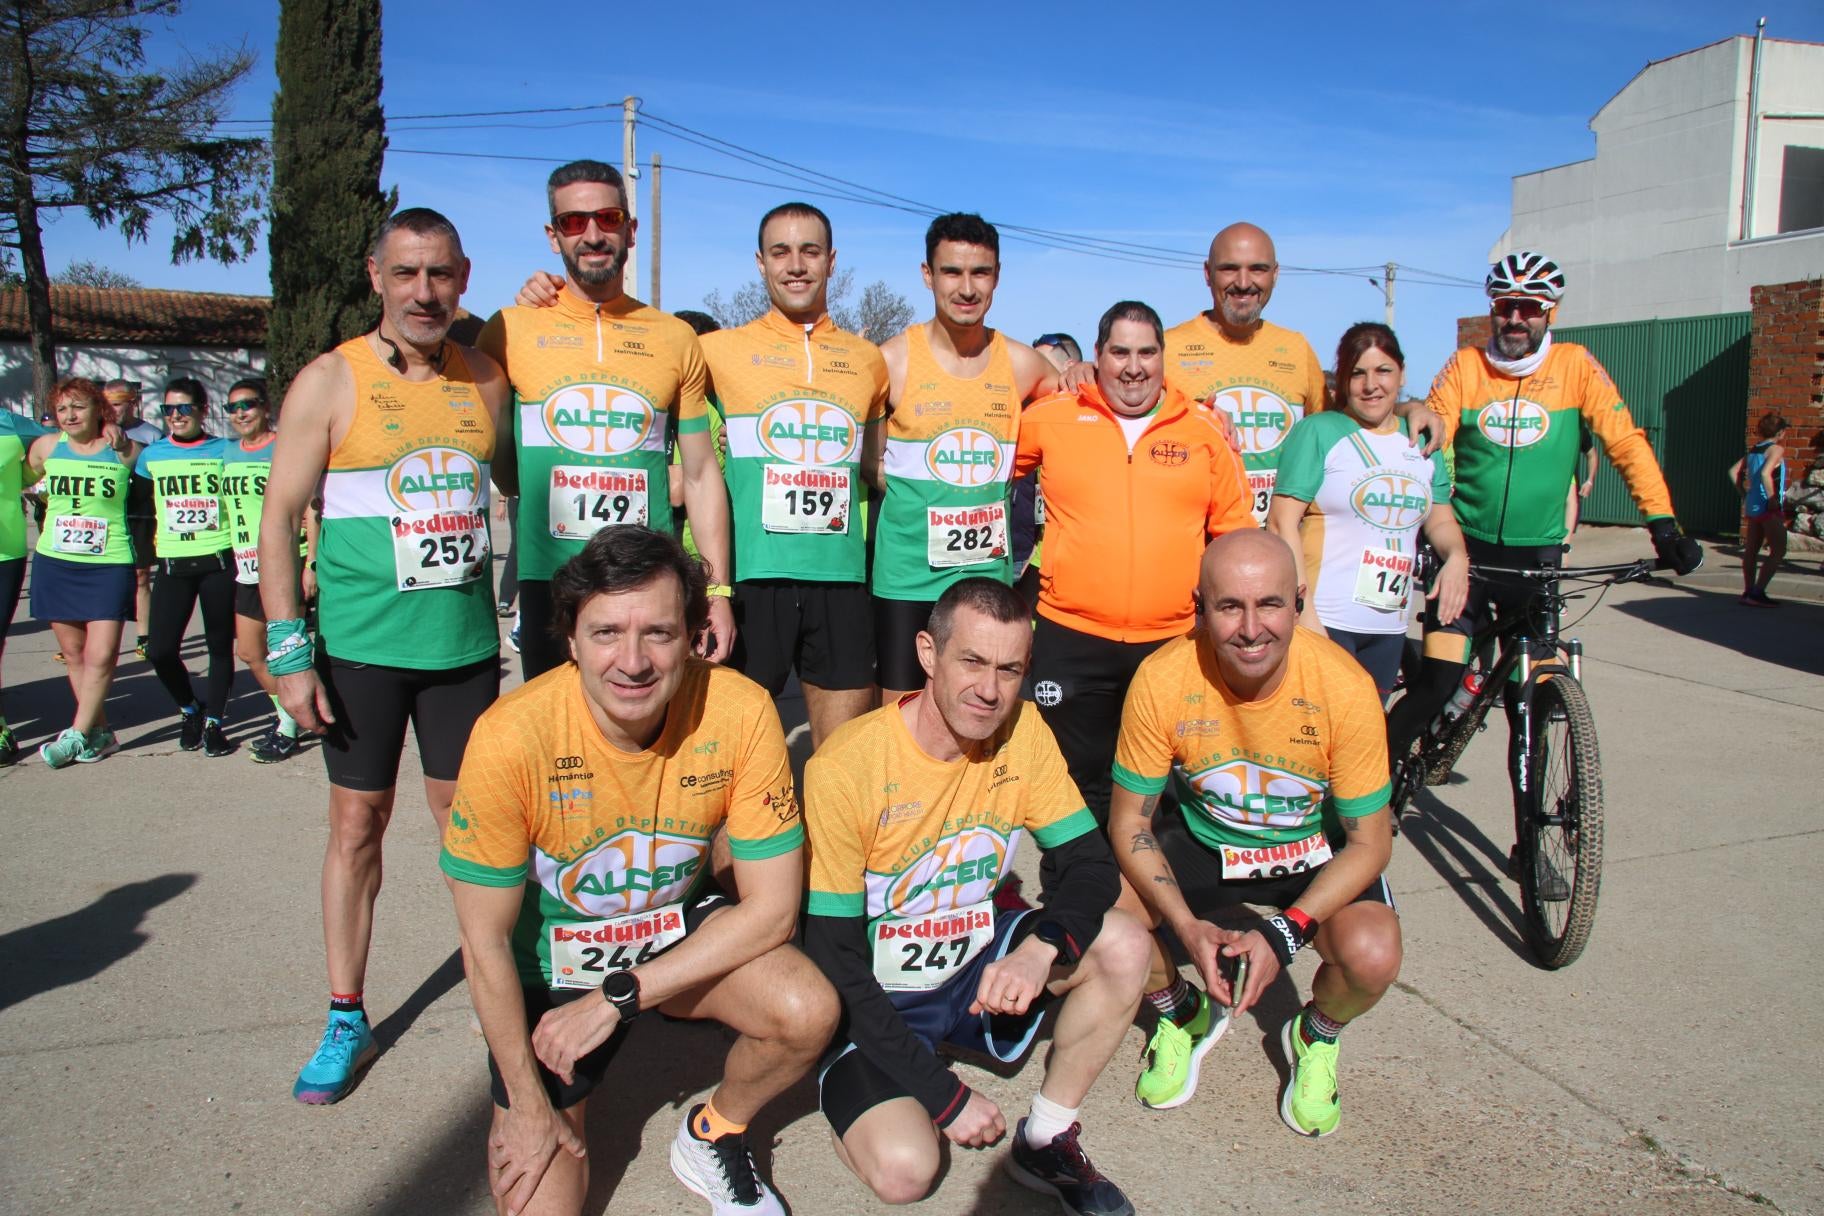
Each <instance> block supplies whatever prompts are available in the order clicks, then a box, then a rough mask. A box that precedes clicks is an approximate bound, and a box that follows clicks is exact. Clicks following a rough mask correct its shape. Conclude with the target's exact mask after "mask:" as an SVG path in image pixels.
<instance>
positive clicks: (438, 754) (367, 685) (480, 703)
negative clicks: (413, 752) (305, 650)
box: [317, 655, 500, 793]
mask: <svg viewBox="0 0 1824 1216" xmlns="http://www.w3.org/2000/svg"><path fill="white" fill-rule="evenodd" d="M317 678H318V679H320V680H322V681H323V688H324V691H325V692H327V693H328V694H329V707H330V712H331V713H333V714H335V716H336V721H335V723H334V724H333V725H332V726H331V727H330V728H329V734H328V735H326V736H325V737H324V740H323V763H324V767H326V768H327V769H328V770H329V780H330V784H332V785H339V786H341V787H342V788H344V789H350V790H362V791H364V792H368V793H377V792H379V791H381V790H389V789H392V788H393V786H394V785H396V784H398V781H399V752H400V749H401V748H403V747H404V746H405V728H406V724H407V723H408V722H409V723H410V724H411V726H412V728H413V730H414V732H415V733H416V735H417V737H418V757H419V759H420V760H421V761H422V762H423V765H424V775H425V776H426V777H428V778H430V779H431V780H433V781H454V780H456V774H457V771H458V770H459V769H461V767H462V752H463V749H464V748H466V747H467V746H468V745H469V732H470V731H471V730H473V729H474V727H475V719H477V718H479V717H481V715H482V711H484V710H486V709H487V708H488V706H490V705H492V704H494V698H495V697H497V696H499V695H500V660H499V659H498V658H495V657H493V656H489V657H488V658H485V659H480V660H477V661H476V662H474V663H470V664H468V665H466V666H463V667H451V668H446V669H443V670H437V671H420V670H418V669H416V668H411V667H382V666H380V665H378V664H375V663H349V662H346V661H344V660H342V659H337V658H331V657H329V656H327V655H321V656H319V657H318V659H317Z"/></svg>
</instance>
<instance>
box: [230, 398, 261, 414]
mask: <svg viewBox="0 0 1824 1216" xmlns="http://www.w3.org/2000/svg"><path fill="white" fill-rule="evenodd" d="M265 408H266V403H265V402H264V401H261V400H260V399H259V398H258V397H245V398H243V399H241V400H240V401H230V402H229V403H228V404H227V405H224V406H223V407H222V409H224V410H225V411H227V412H228V413H230V414H245V413H247V412H249V411H250V410H263V409H265Z"/></svg>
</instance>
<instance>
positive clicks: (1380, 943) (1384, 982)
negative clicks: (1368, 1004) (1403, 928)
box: [1336, 915, 1404, 993]
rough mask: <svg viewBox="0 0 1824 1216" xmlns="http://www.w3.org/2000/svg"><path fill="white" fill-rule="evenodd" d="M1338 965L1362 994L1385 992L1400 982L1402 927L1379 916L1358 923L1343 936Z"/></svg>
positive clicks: (1389, 917) (1353, 986)
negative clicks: (1394, 983)
mask: <svg viewBox="0 0 1824 1216" xmlns="http://www.w3.org/2000/svg"><path fill="white" fill-rule="evenodd" d="M1336 955H1337V957H1336V964H1337V966H1339V967H1340V968H1342V971H1343V974H1344V975H1346V976H1348V978H1349V986H1350V987H1352V988H1354V989H1356V990H1357V991H1360V992H1374V993H1381V992H1385V991H1386V990H1387V989H1388V988H1390V987H1392V986H1393V981H1394V980H1396V979H1398V978H1399V975H1400V962H1401V959H1402V958H1403V956H1404V950H1403V948H1402V946H1401V944H1400V923H1399V921H1398V919H1396V918H1395V917H1393V916H1392V915H1388V916H1377V917H1375V918H1374V920H1373V921H1369V922H1366V923H1358V924H1355V925H1352V926H1351V927H1350V930H1349V932H1347V933H1345V934H1342V935H1340V940H1339V941H1338V942H1337V949H1336Z"/></svg>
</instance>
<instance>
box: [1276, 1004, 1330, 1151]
mask: <svg viewBox="0 0 1824 1216" xmlns="http://www.w3.org/2000/svg"><path fill="white" fill-rule="evenodd" d="M1304 1021H1305V1014H1304V1011H1303V1010H1300V1011H1299V1014H1298V1016H1297V1017H1295V1018H1293V1019H1292V1020H1291V1021H1290V1022H1287V1023H1286V1024H1285V1026H1284V1027H1283V1028H1282V1029H1281V1030H1280V1032H1279V1045H1280V1047H1281V1048H1282V1049H1283V1050H1284V1051H1285V1053H1286V1065H1287V1067H1288V1070H1289V1072H1290V1075H1289V1076H1288V1077H1287V1078H1286V1090H1285V1093H1283V1094H1281V1095H1280V1098H1279V1117H1280V1118H1281V1119H1283V1120H1285V1123H1286V1126H1287V1127H1289V1128H1291V1129H1292V1130H1293V1131H1295V1132H1297V1133H1298V1134H1299V1135H1301V1136H1328V1135H1329V1134H1330V1133H1331V1132H1333V1131H1335V1130H1336V1125H1337V1124H1338V1123H1340V1122H1342V1118H1343V1108H1342V1104H1341V1103H1340V1102H1339V1101H1338V1100H1337V1094H1336V1044H1335V1043H1326V1042H1324V1041H1323V1040H1322V1039H1319V1040H1317V1041H1316V1042H1314V1043H1306V1042H1305V1036H1304V1035H1303V1034H1301V1033H1299V1028H1300V1027H1302V1026H1303V1025H1304Z"/></svg>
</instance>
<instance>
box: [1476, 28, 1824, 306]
mask: <svg viewBox="0 0 1824 1216" xmlns="http://www.w3.org/2000/svg"><path fill="white" fill-rule="evenodd" d="M1754 61H1755V39H1754V38H1752V37H1736V38H1727V39H1724V40H1723V41H1721V42H1717V43H1712V44H1711V45H1709V46H1705V47H1699V48H1698V49H1696V50H1693V51H1687V52H1685V53H1684V54H1682V55H1675V56H1673V57H1672V58H1670V59H1662V60H1659V61H1657V62H1654V63H1649V64H1648V65H1647V66H1646V67H1644V68H1642V69H1641V70H1640V72H1639V74H1637V75H1636V76H1635V77H1634V79H1632V80H1630V81H1629V82H1628V83H1627V84H1626V85H1625V86H1624V87H1623V88H1622V90H1621V91H1620V92H1619V93H1617V94H1615V96H1614V97H1612V98H1610V99H1609V101H1608V103H1607V104H1606V105H1604V106H1603V107H1602V109H1600V110H1598V111H1597V112H1596V114H1595V116H1594V117H1593V118H1591V119H1590V130H1591V131H1593V132H1595V135H1596V155H1595V156H1594V157H1592V158H1591V159H1589V160H1581V161H1577V162H1575V163H1573V164H1568V165H1560V166H1558V167H1557V168H1553V169H1542V170H1540V171H1538V172H1536V173H1526V174H1522V175H1520V176H1518V177H1516V178H1514V187H1513V190H1514V196H1513V221H1512V223H1511V225H1510V226H1509V228H1508V230H1507V232H1506V233H1504V234H1503V235H1502V237H1501V239H1500V240H1499V241H1498V242H1496V244H1495V246H1494V248H1493V249H1491V250H1490V252H1489V260H1490V261H1491V262H1492V261H1493V260H1495V259H1496V258H1499V257H1500V256H1502V255H1503V254H1506V253H1508V252H1511V251H1513V250H1516V249H1537V250H1541V251H1543V252H1546V253H1549V254H1550V255H1551V256H1552V257H1554V258H1556V259H1557V260H1558V261H1559V263H1560V264H1561V265H1563V267H1564V269H1565V273H1566V275H1567V276H1568V279H1569V291H1568V292H1567V294H1566V296H1565V300H1564V305H1563V307H1562V308H1561V309H1560V312H1559V316H1558V318H1557V321H1558V323H1559V324H1561V325H1588V324H1594V323H1598V322H1607V321H1636V320H1643V319H1648V318H1652V317H1685V316H1703V315H1707V314H1711V313H1721V312H1744V311H1746V310H1747V309H1748V305H1749V299H1748V293H1749V289H1750V288H1751V287H1753V286H1755V285H1756V284H1761V283H1784V282H1789V281H1792V280H1796V279H1804V278H1811V277H1817V276H1821V275H1824V45H1820V44H1817V43H1808V42H1790V41H1783V40H1780V39H1774V38H1768V39H1765V40H1764V41H1763V42H1762V44H1761V51H1760V71H1759V96H1758V106H1753V107H1752V108H1751V99H1750V95H1751V93H1752V92H1754V87H1755V70H1754ZM1751 164H1752V166H1753V171H1752V174H1751V173H1750V166H1751ZM1750 181H1752V184H1753V189H1752V190H1749V189H1747V188H1746V187H1747V185H1748V183H1749V182H1750Z"/></svg>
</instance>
